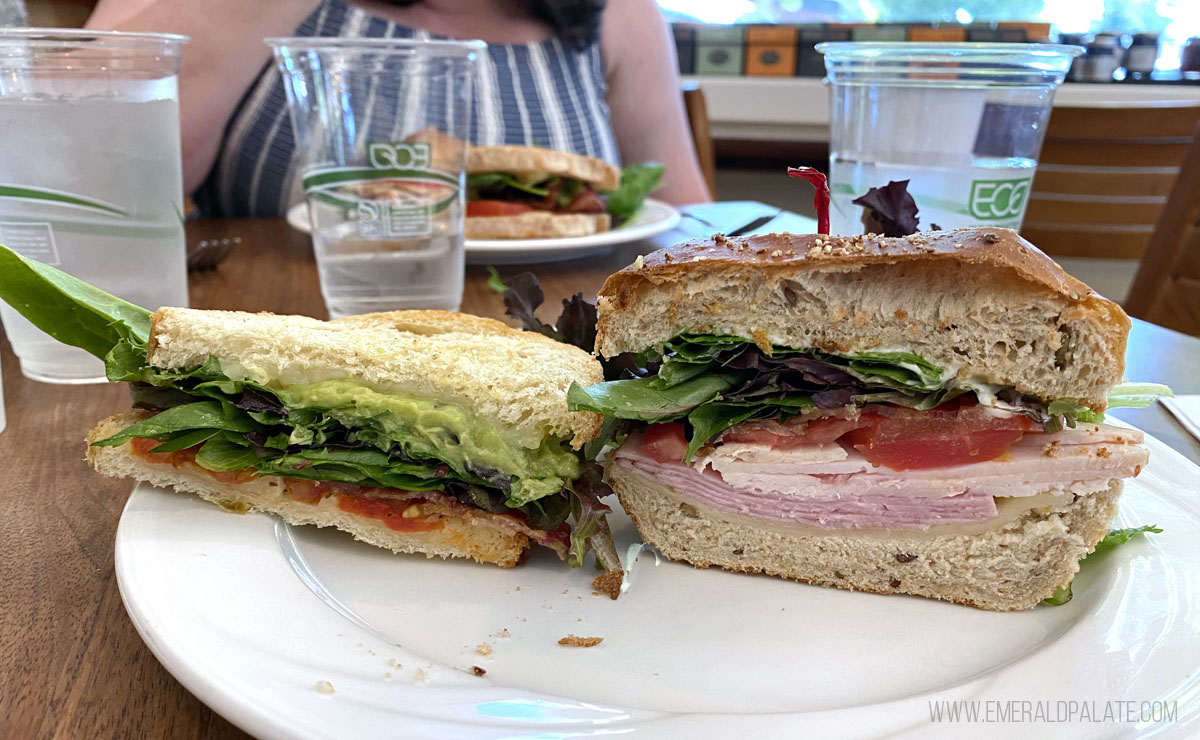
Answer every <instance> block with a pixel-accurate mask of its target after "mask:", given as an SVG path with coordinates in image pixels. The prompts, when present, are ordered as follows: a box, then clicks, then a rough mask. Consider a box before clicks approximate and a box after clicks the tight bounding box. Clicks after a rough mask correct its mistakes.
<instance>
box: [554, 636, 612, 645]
mask: <svg viewBox="0 0 1200 740" xmlns="http://www.w3.org/2000/svg"><path fill="white" fill-rule="evenodd" d="M602 642H604V638H603V637H576V636H575V635H567V636H566V637H564V638H562V639H560V640H559V641H558V644H559V645H569V646H571V647H595V646H596V645H599V644H600V643H602Z"/></svg>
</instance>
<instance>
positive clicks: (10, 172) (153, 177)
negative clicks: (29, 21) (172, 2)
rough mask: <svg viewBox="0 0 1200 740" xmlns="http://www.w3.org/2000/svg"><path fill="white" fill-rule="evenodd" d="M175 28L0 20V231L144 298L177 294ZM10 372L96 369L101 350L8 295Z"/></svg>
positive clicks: (65, 373) (84, 374)
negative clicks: (19, 24) (63, 26)
mask: <svg viewBox="0 0 1200 740" xmlns="http://www.w3.org/2000/svg"><path fill="white" fill-rule="evenodd" d="M185 41H187V39H186V38H185V37H183V36H172V35H167V34H149V33H136V34H134V33H114V32H100V31H81V30H78V29H75V30H59V29H39V28H32V29H4V30H0V244H4V245H6V246H8V247H9V248H10V249H13V250H15V251H17V252H19V253H21V254H23V255H25V256H27V257H31V258H33V259H37V260H40V261H42V262H45V263H47V264H51V265H55V266H57V267H58V268H60V269H62V270H65V271H66V272H69V273H71V274H73V275H75V276H76V277H79V278H81V279H83V280H86V281H88V282H89V283H92V284H94V285H97V286H99V287H100V288H103V289H104V290H107V291H108V292H110V293H114V294H116V295H118V296H120V297H122V298H124V299H126V300H128V301H131V302H133V303H136V304H138V305H141V306H145V307H147V308H150V309H155V308H158V307H160V306H186V305H187V263H186V253H185V246H184V234H183V175H182V169H181V166H182V160H181V159H180V151H179V97H178V91H177V87H176V75H177V74H178V72H179V51H180V47H181V45H182V44H183V43H184V42H185ZM0 318H2V319H3V321H4V328H5V330H6V331H7V332H8V337H9V340H10V341H11V342H12V345H13V351H14V352H15V353H16V355H17V357H19V358H20V361H21V372H22V373H24V374H25V375H26V376H28V377H30V378H32V379H34V380H41V381H46V382H51V383H90V382H101V381H103V380H104V363H103V362H101V361H100V360H98V359H96V358H95V357H92V356H91V355H89V354H88V353H86V352H84V351H83V350H81V349H76V348H74V347H67V346H65V345H62V344H59V343H58V342H56V341H55V340H53V339H51V338H50V337H49V336H47V335H46V334H44V333H42V332H41V330H39V329H37V328H36V327H34V326H33V325H32V324H30V323H29V322H28V321H26V320H25V319H24V318H22V317H21V316H20V315H18V314H17V313H16V312H15V311H13V310H12V309H11V308H9V307H8V306H7V305H2V304H0Z"/></svg>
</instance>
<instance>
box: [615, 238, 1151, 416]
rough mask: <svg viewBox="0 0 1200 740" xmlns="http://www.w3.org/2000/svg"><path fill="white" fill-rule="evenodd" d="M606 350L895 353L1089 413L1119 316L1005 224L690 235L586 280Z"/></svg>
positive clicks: (1124, 327) (1120, 363)
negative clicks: (714, 336) (713, 339)
mask: <svg viewBox="0 0 1200 740" xmlns="http://www.w3.org/2000/svg"><path fill="white" fill-rule="evenodd" d="M599 295H600V297H599V301H598V309H599V321H598V324H597V337H596V351H597V352H599V353H600V354H601V355H604V356H606V357H611V356H613V355H616V354H620V353H621V352H637V351H641V350H644V349H646V348H648V347H654V346H657V345H660V344H661V343H662V342H664V341H665V340H667V339H670V338H671V337H673V336H675V335H677V334H679V333H681V332H684V331H700V332H714V333H721V334H733V335H738V336H742V337H746V338H748V339H754V340H755V341H756V342H758V343H759V344H760V345H763V344H766V343H770V344H775V345H782V346H788V347H798V348H807V347H812V348H816V349H818V350H822V351H825V352H831V353H847V352H855V351H866V350H897V349H903V350H908V351H911V352H914V353H916V354H917V355H919V356H921V357H923V358H925V359H926V360H929V361H930V362H934V363H936V364H938V365H941V366H942V367H945V368H955V369H957V373H958V376H959V377H960V378H964V379H965V378H971V377H974V378H978V379H981V380H986V381H990V382H992V383H996V384H1000V385H1011V386H1015V387H1016V388H1017V389H1018V390H1020V391H1021V392H1024V393H1031V394H1033V395H1036V396H1038V397H1040V398H1043V399H1056V398H1080V399H1083V401H1084V402H1085V403H1086V404H1087V405H1089V406H1091V407H1092V408H1093V409H1096V410H1103V409H1104V408H1105V406H1106V403H1107V402H1106V396H1107V393H1108V390H1109V388H1111V387H1112V386H1113V385H1114V384H1116V383H1118V382H1120V380H1121V377H1122V374H1123V373H1124V355H1125V338H1126V335H1127V334H1128V332H1129V318H1128V317H1127V316H1126V315H1125V313H1124V312H1123V311H1122V310H1121V308H1120V307H1119V306H1117V305H1116V304H1115V303H1113V302H1112V301H1109V300H1107V299H1105V298H1103V297H1101V296H1099V295H1097V294H1096V293H1095V292H1094V291H1092V290H1091V289H1090V288H1088V287H1087V286H1086V285H1084V284H1083V283H1081V282H1079V281H1078V280H1076V279H1074V278H1072V277H1070V276H1069V275H1067V274H1066V273H1064V272H1063V271H1062V268H1061V267H1059V266H1058V265H1057V264H1056V263H1055V262H1054V261H1053V260H1051V259H1050V258H1049V257H1047V256H1046V255H1045V254H1043V253H1042V252H1040V251H1039V250H1038V249H1037V248H1036V247H1034V246H1033V245H1032V244H1030V243H1029V242H1027V241H1025V240H1024V239H1022V238H1021V237H1020V236H1018V235H1017V233H1016V232H1015V231H1012V230H1009V229H996V228H972V229H958V230H954V231H934V232H926V233H922V234H915V235H913V236H909V237H901V238H894V239H893V238H883V237H876V236H875V235H873V234H869V235H867V236H865V237H864V236H855V237H829V236H822V235H814V234H806V235H799V234H786V233H785V234H766V235H762V236H752V237H746V238H736V239H726V238H724V237H722V236H720V235H718V236H717V237H714V239H712V240H700V241H692V242H688V243H686V244H681V245H679V246H675V247H671V248H669V249H664V250H660V251H658V252H655V253H653V254H651V255H648V256H646V257H645V258H644V259H643V260H639V261H638V262H637V263H635V264H634V265H631V266H629V267H626V268H625V269H623V270H621V271H620V272H618V273H616V274H614V275H612V276H611V277H609V278H608V280H607V281H606V282H605V283H604V287H603V288H602V289H601V290H600V294H599Z"/></svg>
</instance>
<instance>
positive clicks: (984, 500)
mask: <svg viewBox="0 0 1200 740" xmlns="http://www.w3.org/2000/svg"><path fill="white" fill-rule="evenodd" d="M1141 441H1142V435H1141V433H1140V432H1137V431H1135V430H1128V429H1122V428H1119V427H1113V426H1109V425H1104V424H1093V425H1087V426H1083V425H1081V426H1080V427H1079V428H1077V429H1074V430H1067V431H1064V432H1061V433H1058V434H1030V435H1026V436H1025V437H1024V438H1023V439H1022V440H1021V441H1020V442H1018V443H1017V444H1015V445H1014V446H1013V448H1012V449H1011V450H1010V452H1009V453H1008V454H1007V455H1005V456H1004V457H1002V458H999V459H995V460H988V461H985V462H979V463H973V464H969V465H956V466H951V467H944V468H931V469H922V470H907V471H895V470H890V469H888V468H884V467H879V466H874V465H872V464H871V463H870V462H868V461H867V460H866V458H864V457H863V456H862V455H861V454H859V453H858V452H857V451H856V450H854V449H853V448H847V447H845V446H839V445H836V444H833V445H830V444H819V445H808V446H805V447H801V448H795V447H791V448H788V449H772V448H770V447H769V446H757V447H756V446H755V445H753V444H749V443H738V444H730V445H721V444H718V445H717V446H716V447H714V448H713V449H711V450H710V451H707V452H706V453H705V454H703V455H698V456H697V457H696V458H695V459H694V461H693V462H694V467H688V466H686V465H684V464H683V463H681V462H678V463H677V462H657V461H655V460H654V459H652V458H651V457H649V456H648V455H646V454H645V453H644V452H643V451H642V450H641V436H640V435H638V434H634V435H630V437H629V439H627V440H626V441H625V444H623V445H622V446H621V447H620V448H619V449H618V450H617V451H616V452H615V453H614V455H615V456H616V457H617V458H620V459H623V460H626V461H628V462H629V463H630V464H632V465H633V466H634V467H635V468H636V469H637V470H639V471H640V472H642V473H643V474H645V475H648V476H650V477H652V478H654V479H656V480H658V481H659V482H661V483H663V484H664V485H667V486H670V487H671V488H673V489H675V490H676V491H679V492H680V493H682V494H684V495H687V496H690V497H693V498H696V499H697V500H699V501H701V502H703V503H705V504H707V505H709V506H711V507H713V508H715V509H717V510H720V511H727V512H731V513H737V514H743V515H746V516H753V517H758V518H762V519H767V520H770V521H776V522H784V523H803V524H807V525H810V526H816V527H823V528H831V529H832V528H844V527H850V528H858V527H897V528H917V529H925V528H928V527H930V526H933V525H935V524H942V523H958V522H972V521H980V520H983V519H988V518H990V517H993V516H995V515H996V503H995V498H996V497H1004V498H1011V497H1027V496H1035V495H1037V494H1042V493H1046V492H1054V493H1064V492H1070V493H1073V494H1080V495H1083V494H1088V493H1095V492H1097V491H1102V490H1105V489H1106V488H1108V487H1109V485H1110V484H1111V482H1112V481H1113V480H1114V479H1116V478H1128V477H1132V476H1135V475H1137V474H1138V473H1139V472H1140V471H1141V468H1142V467H1143V466H1144V465H1145V464H1146V462H1147V459H1148V453H1147V451H1146V450H1145V448H1144V447H1142V446H1141V445H1140V444H1139V443H1140V442H1141ZM723 447H725V448H726V449H724V450H723V449H722V448H723ZM833 448H838V449H833Z"/></svg>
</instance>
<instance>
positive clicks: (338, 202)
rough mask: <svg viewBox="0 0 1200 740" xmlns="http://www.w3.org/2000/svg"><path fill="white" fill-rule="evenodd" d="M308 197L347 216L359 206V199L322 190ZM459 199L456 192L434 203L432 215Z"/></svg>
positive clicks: (431, 210)
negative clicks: (340, 210) (337, 209)
mask: <svg viewBox="0 0 1200 740" xmlns="http://www.w3.org/2000/svg"><path fill="white" fill-rule="evenodd" d="M308 197H309V198H312V199H313V200H315V201H318V202H320V203H324V204H326V205H330V206H334V207H335V208H341V209H342V212H343V213H345V214H349V213H350V212H351V211H353V210H354V209H355V208H357V207H358V204H359V199H358V198H343V197H341V196H339V195H337V194H335V193H329V192H325V191H322V190H316V191H313V192H311V193H309V194H308ZM457 199H458V192H457V191H456V192H454V193H451V194H450V195H449V196H447V197H445V198H443V199H441V200H439V201H438V202H437V203H434V204H433V207H432V208H431V209H430V213H441V212H442V211H444V210H446V209H447V208H449V207H450V206H451V205H453V204H454V201H455V200H457Z"/></svg>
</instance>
